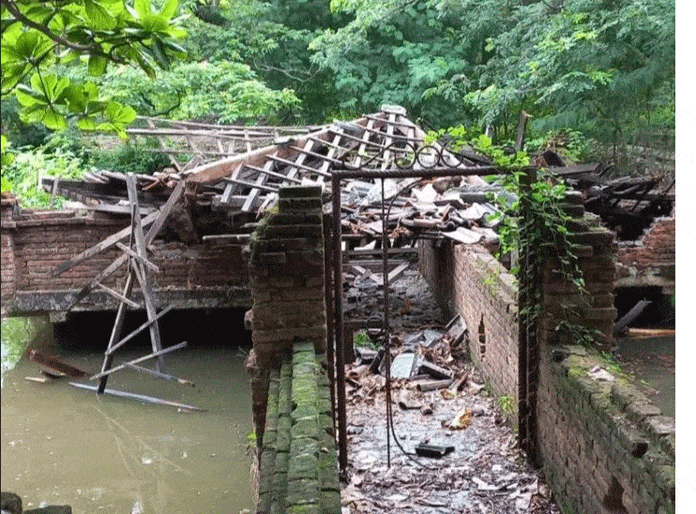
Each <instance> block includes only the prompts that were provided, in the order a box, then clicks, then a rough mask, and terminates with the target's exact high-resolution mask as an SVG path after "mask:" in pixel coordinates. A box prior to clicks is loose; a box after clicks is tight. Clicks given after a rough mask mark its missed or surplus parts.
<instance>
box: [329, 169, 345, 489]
mask: <svg viewBox="0 0 696 514" xmlns="http://www.w3.org/2000/svg"><path fill="white" fill-rule="evenodd" d="M331 194H332V202H333V203H332V217H333V238H334V240H333V241H334V248H333V255H332V258H333V263H334V305H335V309H334V316H335V318H334V319H335V322H336V403H337V413H336V414H337V416H338V466H339V469H340V471H341V473H342V474H343V476H345V472H346V471H347V469H348V432H347V429H346V365H345V362H346V358H345V347H344V341H343V338H344V335H343V333H344V326H343V266H342V264H343V263H342V262H341V179H340V177H339V176H338V175H337V174H332V176H331Z"/></svg>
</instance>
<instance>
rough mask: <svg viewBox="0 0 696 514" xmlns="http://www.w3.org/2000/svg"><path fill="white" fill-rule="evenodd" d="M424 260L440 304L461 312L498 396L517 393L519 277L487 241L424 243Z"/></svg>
mask: <svg viewBox="0 0 696 514" xmlns="http://www.w3.org/2000/svg"><path fill="white" fill-rule="evenodd" d="M419 262H420V268H421V272H422V274H423V276H424V277H425V278H426V280H427V281H428V282H429V283H430V285H431V287H432V290H433V292H434V293H435V296H436V298H437V300H438V303H439V304H440V307H441V308H442V309H443V310H444V311H445V312H446V313H447V314H448V316H454V315H455V314H460V315H461V316H462V318H463V319H464V321H465V322H466V326H467V330H468V335H469V354H470V356H471V358H472V360H473V361H474V362H475V364H476V365H477V366H478V367H479V368H480V369H481V370H482V371H483V373H484V375H485V377H486V382H487V383H488V385H489V386H490V387H491V388H492V389H493V391H494V393H495V394H496V395H498V396H503V395H506V396H507V395H509V396H512V397H514V398H517V361H518V338H519V330H518V328H517V300H516V297H517V289H516V286H515V281H514V277H513V276H512V275H510V274H509V273H508V272H507V271H506V270H505V268H504V267H503V266H502V265H501V264H500V263H499V262H498V261H497V260H496V259H495V258H494V257H493V256H492V255H491V254H490V253H489V252H488V251H487V250H486V249H485V248H483V247H482V246H479V245H471V246H468V245H453V244H451V243H449V242H442V243H441V244H440V245H439V246H438V244H437V243H436V242H428V241H425V242H421V245H420V249H419Z"/></svg>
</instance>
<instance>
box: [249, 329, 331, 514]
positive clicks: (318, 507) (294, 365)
mask: <svg viewBox="0 0 696 514" xmlns="http://www.w3.org/2000/svg"><path fill="white" fill-rule="evenodd" d="M323 359H324V356H323V355H321V354H319V355H317V354H316V353H315V351H314V344H313V343H296V344H294V345H293V349H292V352H287V353H286V354H285V356H284V357H283V358H282V359H281V368H280V369H279V370H278V369H274V370H272V371H271V373H270V378H269V390H268V406H267V413H266V429H265V435H264V441H263V448H262V453H261V459H260V469H259V501H258V504H257V513H258V514H270V513H276V512H278V513H281V512H282V513H288V514H295V513H297V514H300V513H302V514H304V513H307V514H310V513H311V514H339V513H340V512H341V494H340V484H339V481H338V465H337V458H336V446H335V442H334V435H333V421H332V414H331V400H330V392H329V382H328V378H327V375H326V372H325V371H324V369H323V366H322V360H323Z"/></svg>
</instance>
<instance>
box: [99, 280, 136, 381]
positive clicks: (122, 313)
mask: <svg viewBox="0 0 696 514" xmlns="http://www.w3.org/2000/svg"><path fill="white" fill-rule="evenodd" d="M133 280H134V278H133V273H128V278H126V286H125V287H124V288H123V296H126V297H128V296H130V294H131V292H132V291H133ZM125 319H126V304H125V303H123V302H121V304H120V305H119V306H118V311H117V312H116V321H115V322H114V327H113V328H112V329H111V337H110V338H109V345H108V346H107V348H106V355H105V356H104V363H103V364H102V373H104V372H106V371H108V370H109V369H110V368H111V365H112V364H113V362H114V356H113V355H112V354H110V353H109V350H110V349H111V347H112V346H113V345H114V343H115V342H116V341H117V340H118V338H119V337H121V331H122V330H123V322H124V321H125ZM107 380H108V378H107V376H106V375H104V377H103V378H102V379H101V381H100V382H99V387H97V394H104V389H105V388H106V381H107Z"/></svg>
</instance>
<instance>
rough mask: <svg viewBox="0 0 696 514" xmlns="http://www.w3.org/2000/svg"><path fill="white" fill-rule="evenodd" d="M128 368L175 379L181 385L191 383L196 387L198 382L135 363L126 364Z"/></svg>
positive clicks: (190, 384) (165, 378)
mask: <svg viewBox="0 0 696 514" xmlns="http://www.w3.org/2000/svg"><path fill="white" fill-rule="evenodd" d="M126 367H127V368H130V369H132V370H134V371H137V372H138V373H145V374H146V375H152V376H153V377H157V378H163V379H164V380H175V381H177V382H179V383H180V384H181V385H189V386H191V387H195V386H196V384H194V383H193V382H191V381H190V380H184V379H183V378H177V377H175V376H173V375H168V374H167V373H160V372H158V371H155V370H153V369H149V368H143V367H142V366H137V365H135V364H128V363H127V364H126Z"/></svg>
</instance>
